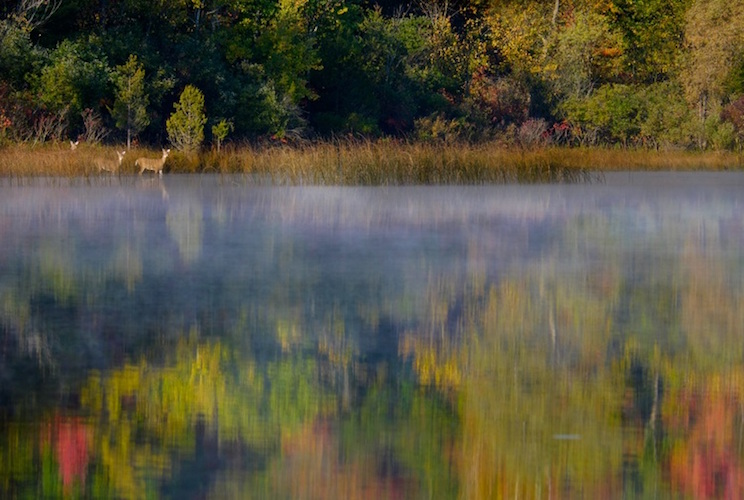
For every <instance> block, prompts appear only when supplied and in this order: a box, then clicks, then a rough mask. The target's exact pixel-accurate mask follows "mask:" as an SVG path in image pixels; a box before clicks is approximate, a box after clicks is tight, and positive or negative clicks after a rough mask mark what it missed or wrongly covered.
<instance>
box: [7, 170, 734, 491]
mask: <svg viewBox="0 0 744 500" xmlns="http://www.w3.org/2000/svg"><path fill="white" fill-rule="evenodd" d="M743 200H744V174H740V173H633V174H628V173H619V174H608V175H606V176H605V178H604V179H603V180H602V181H601V182H597V183H593V184H577V185H507V186H478V187H475V186H472V187H461V186H459V187H271V186H265V185H257V184H256V183H255V182H252V181H251V179H248V178H245V177H239V176H230V177H224V176H209V175H206V176H165V177H163V178H162V179H159V178H152V177H149V178H148V177H121V178H108V177H103V178H101V179H100V180H98V179H93V180H90V179H73V180H60V179H37V180H28V179H21V180H18V179H16V180H8V179H6V180H4V181H1V182H0V496H3V497H17V498H29V497H31V498H39V497H47V498H49V497H51V498H54V497H62V496H68V497H90V498H100V497H106V498H161V497H162V498H318V499H329V498H339V499H351V498H405V499H410V498H467V499H476V498H501V497H512V498H613V497H614V498H621V497H622V498H626V497H630V498H635V497H655V498H667V497H676V498H679V497H697V498H701V497H741V496H742V495H744V307H742V304H743V303H744V201H743Z"/></svg>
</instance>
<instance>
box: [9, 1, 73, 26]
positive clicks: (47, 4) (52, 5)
mask: <svg viewBox="0 0 744 500" xmlns="http://www.w3.org/2000/svg"><path fill="white" fill-rule="evenodd" d="M63 1H64V0H18V6H17V7H16V14H17V15H18V17H21V18H23V19H25V20H26V22H27V23H28V25H29V27H31V29H34V28H38V27H39V26H41V25H42V24H44V23H45V22H47V21H48V20H49V19H50V18H51V17H52V16H53V15H54V13H55V12H57V9H59V7H60V6H61V5H62V2H63Z"/></svg>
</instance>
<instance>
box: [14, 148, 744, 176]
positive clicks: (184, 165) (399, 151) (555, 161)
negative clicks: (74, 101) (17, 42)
mask: <svg viewBox="0 0 744 500" xmlns="http://www.w3.org/2000/svg"><path fill="white" fill-rule="evenodd" d="M115 149H116V148H115V147H113V146H110V147H103V146H94V145H87V144H81V145H80V146H79V147H78V148H77V149H76V150H75V151H71V150H70V148H69V145H66V144H58V145H45V146H41V147H39V146H36V147H32V146H28V145H11V146H6V147H4V148H2V149H0V176H3V177H9V176H10V177H12V176H17V177H23V176H67V177H73V176H101V175H108V176H111V175H115V174H111V173H110V172H99V170H98V168H96V166H95V159H96V158H98V157H106V158H112V159H113V158H115V157H116V156H115V155H116V153H115ZM160 154H161V153H160V151H159V150H155V149H133V150H130V151H128V152H127V154H126V156H125V157H124V161H123V163H122V165H121V168H120V170H119V174H121V175H131V174H136V173H139V171H138V170H137V169H135V167H134V161H135V160H136V159H137V158H139V157H141V156H145V157H149V158H158V157H160ZM743 167H744V156H743V155H741V154H735V153H720V152H706V153H700V152H685V151H675V152H656V151H647V150H623V149H583V148H576V149H569V148H539V149H531V150H526V149H518V148H505V147H503V146H501V145H498V144H495V143H493V144H479V145H468V144H459V145H445V144H428V143H408V142H401V141H393V140H380V141H352V140H348V141H347V140H345V141H327V142H316V143H308V144H300V145H292V146H288V145H279V146H275V145H270V146H261V147H257V146H241V147H235V146H232V147H225V148H223V149H222V151H221V152H220V153H217V152H215V151H210V152H205V153H202V154H199V155H186V154H182V153H178V152H172V153H171V155H170V156H169V157H168V160H167V162H166V164H165V169H164V171H165V173H200V172H205V173H209V172H211V173H224V174H228V173H230V174H232V173H240V174H251V175H252V176H253V177H254V178H255V179H261V180H264V181H265V182H269V183H273V184H290V185H298V184H305V185H312V184H325V185H329V184H334V185H384V184H481V183H505V182H520V183H528V182H585V181H591V180H592V179H594V178H595V177H596V176H597V175H598V173H601V172H604V171H617V170H730V169H742V168H743ZM144 175H147V173H146V174H144Z"/></svg>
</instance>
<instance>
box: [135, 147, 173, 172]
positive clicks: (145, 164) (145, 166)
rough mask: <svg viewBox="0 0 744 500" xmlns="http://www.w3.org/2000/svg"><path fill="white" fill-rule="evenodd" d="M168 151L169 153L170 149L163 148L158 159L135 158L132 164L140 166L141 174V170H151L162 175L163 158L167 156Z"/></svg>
mask: <svg viewBox="0 0 744 500" xmlns="http://www.w3.org/2000/svg"><path fill="white" fill-rule="evenodd" d="M168 153H170V149H163V157H162V158H160V159H159V160H155V159H153V158H137V161H135V162H134V166H135V167H140V175H142V172H144V171H145V170H152V171H153V172H157V173H158V175H163V165H165V159H166V158H168Z"/></svg>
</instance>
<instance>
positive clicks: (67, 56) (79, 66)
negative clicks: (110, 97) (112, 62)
mask: <svg viewBox="0 0 744 500" xmlns="http://www.w3.org/2000/svg"><path fill="white" fill-rule="evenodd" d="M108 76H109V66H108V59H107V57H106V56H105V55H104V54H101V53H99V52H98V51H97V50H95V49H94V48H93V47H92V46H91V45H88V44H85V43H83V42H71V41H68V40H65V41H63V42H62V43H60V44H59V45H58V46H57V48H56V49H54V50H53V51H52V52H51V54H50V58H49V63H48V64H47V65H45V66H44V67H43V68H42V69H41V74H40V75H39V77H38V79H36V81H35V82H34V86H35V89H36V93H37V95H38V96H39V99H40V101H41V102H42V103H43V104H44V105H46V106H47V107H48V108H49V109H50V110H51V111H55V112H60V111H63V110H67V116H80V113H81V112H82V111H83V110H84V109H85V108H97V107H98V104H99V102H100V101H101V99H103V98H104V97H105V95H106V87H107V83H108Z"/></svg>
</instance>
